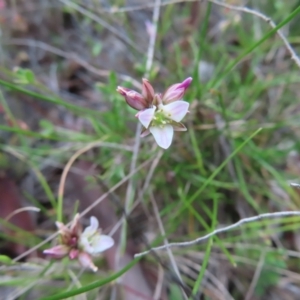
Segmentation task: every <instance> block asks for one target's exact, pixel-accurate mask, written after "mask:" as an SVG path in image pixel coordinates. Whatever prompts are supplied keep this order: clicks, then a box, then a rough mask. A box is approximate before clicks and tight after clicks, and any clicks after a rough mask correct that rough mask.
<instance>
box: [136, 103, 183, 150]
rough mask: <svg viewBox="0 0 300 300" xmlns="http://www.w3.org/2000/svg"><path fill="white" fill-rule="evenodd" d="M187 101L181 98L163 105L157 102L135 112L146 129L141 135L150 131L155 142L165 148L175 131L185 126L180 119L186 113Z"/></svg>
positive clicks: (167, 146)
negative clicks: (156, 104) (156, 105)
mask: <svg viewBox="0 0 300 300" xmlns="http://www.w3.org/2000/svg"><path fill="white" fill-rule="evenodd" d="M188 108H189V103H188V102H186V101H183V100H178V101H175V102H171V103H169V104H166V105H163V104H159V105H158V108H156V107H155V106H153V107H151V108H148V109H145V110H143V111H140V112H138V113H137V115H136V116H137V117H138V118H139V120H140V122H141V123H142V125H143V126H144V127H145V128H146V130H145V131H144V132H143V133H142V135H143V136H145V135H147V134H149V133H152V134H153V136H154V139H155V141H156V143H157V144H158V145H159V146H160V147H162V148H164V149H167V148H169V147H170V145H171V143H172V139H173V133H174V130H175V131H185V130H186V128H185V126H184V125H183V124H181V123H180V121H181V120H182V119H183V118H184V116H185V115H186V114H187V112H188Z"/></svg>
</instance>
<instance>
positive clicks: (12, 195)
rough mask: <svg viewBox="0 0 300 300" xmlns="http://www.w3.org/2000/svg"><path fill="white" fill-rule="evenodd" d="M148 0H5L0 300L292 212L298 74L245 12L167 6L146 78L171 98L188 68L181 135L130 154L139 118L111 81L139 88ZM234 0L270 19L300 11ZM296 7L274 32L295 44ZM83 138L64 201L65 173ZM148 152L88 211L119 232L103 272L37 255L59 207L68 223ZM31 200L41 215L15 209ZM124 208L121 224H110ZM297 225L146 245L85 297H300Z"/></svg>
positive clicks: (262, 25) (288, 4)
mask: <svg viewBox="0 0 300 300" xmlns="http://www.w3.org/2000/svg"><path fill="white" fill-rule="evenodd" d="M154 2H155V1H147V0H135V1H134V0H7V1H5V0H0V26H1V36H0V149H1V152H0V195H1V196H0V197H1V200H0V201H1V202H0V204H1V208H0V258H1V260H0V261H1V266H0V295H1V296H0V299H44V298H45V297H49V298H47V299H61V298H59V297H58V298H55V295H57V294H59V293H61V292H65V291H70V290H74V289H77V288H80V287H82V286H83V287H84V286H85V285H87V284H89V283H91V282H94V281H97V280H98V281H99V280H102V279H105V278H107V277H108V276H109V275H111V274H114V273H115V272H117V271H118V270H120V269H122V268H123V267H124V266H126V265H127V264H128V263H129V262H130V261H131V260H132V259H133V255H134V254H135V253H138V252H140V251H142V250H144V249H145V248H148V247H149V245H151V244H152V245H159V244H162V243H163V238H162V237H163V236H164V235H165V237H167V239H168V241H187V240H191V239H194V238H197V237H199V236H202V235H205V234H206V233H208V232H210V231H212V230H213V229H215V228H218V227H222V226H226V225H229V224H232V223H234V222H236V221H238V220H239V219H241V218H245V217H249V216H254V215H257V214H260V213H266V212H276V211H289V210H299V208H300V196H299V192H298V191H297V190H295V189H292V188H291V187H290V186H289V182H291V181H292V182H299V177H300V143H299V137H300V118H299V117H300V102H299V99H300V89H299V86H300V85H299V84H300V76H299V67H297V65H296V64H295V62H294V61H293V60H292V59H291V56H290V53H289V52H288V51H287V49H286V47H285V46H284V44H283V42H282V40H281V39H280V38H279V37H278V35H276V34H272V35H268V33H269V32H270V30H271V27H270V25H269V24H268V23H267V22H265V21H263V20H262V19H260V18H258V17H257V16H254V15H251V14H247V13H243V12H240V11H234V10H231V9H228V8H224V7H220V6H218V5H215V4H212V3H209V2H208V1H177V2H178V3H172V1H161V7H160V16H159V22H158V24H157V38H156V44H155V52H154V60H153V64H152V68H151V71H150V73H149V76H148V79H149V80H150V81H151V83H152V84H153V86H154V87H155V90H156V91H158V92H163V91H164V90H165V89H166V88H167V87H168V86H169V85H170V84H173V83H176V82H181V81H183V80H184V79H185V78H186V77H189V76H192V77H193V82H192V85H191V86H190V88H189V89H188V92H187V93H186V96H185V100H186V101H189V102H190V114H189V115H188V116H187V117H186V118H185V119H184V123H185V124H186V126H187V127H188V131H187V132H177V133H176V134H175V136H174V141H173V144H172V146H171V147H170V148H169V149H168V150H166V151H164V152H161V151H160V150H158V149H157V147H156V145H155V142H154V140H153V137H152V136H148V137H146V138H142V139H141V140H140V146H139V151H138V152H137V157H135V155H134V153H136V152H135V148H136V146H137V145H138V140H139V139H138V138H136V133H135V132H136V125H137V120H136V118H135V117H134V114H135V112H134V110H133V109H131V108H130V107H128V106H127V105H126V103H125V101H124V99H123V98H122V97H121V96H120V95H119V94H118V93H117V92H116V87H117V86H118V85H122V86H127V87H130V88H132V89H135V90H137V91H139V90H140V87H141V79H142V77H143V76H144V74H145V71H146V61H147V49H148V44H149V34H150V35H151V30H153V24H152V23H151V22H152V15H153V8H154V6H155V5H154V4H155V3H154ZM173 2H174V1H173ZM226 3H228V4H231V5H237V6H244V5H246V6H247V7H249V8H252V9H254V10H256V11H259V12H262V13H263V14H265V15H266V16H268V17H270V18H271V19H272V20H273V21H274V22H275V23H276V24H279V23H280V22H282V21H284V20H287V19H288V18H290V16H291V14H292V12H293V11H295V10H296V9H298V8H299V6H300V1H298V0H289V1H285V0H273V1H268V0H248V1H247V0H245V1H243V0H228V1H226ZM299 16H300V15H298V14H295V16H294V17H292V18H290V19H291V20H289V22H288V23H287V24H286V25H285V26H284V27H283V28H281V31H282V33H283V34H284V35H285V36H286V37H287V39H288V41H289V43H290V44H291V46H292V47H293V48H294V50H295V52H296V53H300V46H299V44H300V38H299V36H300V29H299V22H300V17H299ZM262 39H265V41H264V42H263V43H258V42H259V41H260V40H262ZM246 54H247V55H246ZM259 128H262V130H261V131H260V132H258V133H257V134H256V135H255V136H254V137H253V138H250V137H251V135H253V133H255V132H256V130H257V129H259ZM84 147H87V149H89V151H86V152H85V153H83V154H82V155H81V156H79V158H78V159H77V160H76V162H75V163H74V164H73V165H72V167H71V169H70V171H69V173H68V176H67V181H66V185H65V187H64V197H63V210H61V208H60V206H59V205H58V204H57V195H58V186H59V182H60V178H61V175H62V172H63V169H64V167H65V166H66V163H67V162H68V160H69V159H70V158H71V157H72V156H73V155H74V154H75V153H76V151H78V150H80V149H83V148H84ZM135 158H136V159H137V160H136V164H135ZM147 160H149V163H147V164H145V165H144V167H142V168H140V170H138V171H137V172H136V173H135V174H134V175H132V176H129V177H130V180H129V183H128V182H125V183H124V184H123V185H121V186H120V187H119V188H118V189H116V190H115V191H114V192H113V193H109V194H108V196H107V197H106V198H105V199H104V200H103V201H102V202H101V203H100V204H99V205H96V206H95V207H94V208H93V209H92V210H91V211H90V212H89V213H88V214H87V215H86V216H84V217H83V219H82V222H83V224H88V218H87V217H88V216H90V215H95V216H96V217H97V218H98V219H99V221H100V224H101V227H102V229H103V231H104V232H105V233H112V234H113V237H114V239H115V241H116V245H115V247H114V248H112V249H110V250H108V251H106V252H105V253H104V255H103V256H102V257H100V258H99V259H98V260H97V261H96V263H97V265H98V266H99V269H100V271H98V273H97V274H92V273H90V272H82V270H80V267H79V265H78V264H77V262H70V261H67V260H63V261H60V262H57V261H53V262H50V261H49V260H47V259H46V258H45V257H44V255H43V254H42V250H43V249H45V248H46V247H49V245H50V244H51V243H52V242H48V243H47V244H45V245H43V246H42V247H40V248H39V249H34V251H30V253H28V254H26V252H25V251H27V250H28V249H32V247H34V246H35V245H37V244H38V243H39V242H42V241H44V240H45V239H46V238H47V237H49V236H50V235H51V234H52V233H53V232H55V226H54V223H55V221H56V220H57V218H58V215H59V214H62V215H63V218H64V221H66V222H68V221H70V220H71V219H72V217H73V215H74V213H75V212H76V211H79V212H82V211H83V210H84V209H86V208H88V207H90V205H91V204H93V203H94V201H95V200H96V199H98V198H99V197H100V196H101V195H103V194H104V193H106V192H107V191H108V189H109V188H111V187H113V186H114V185H115V184H117V183H118V182H120V180H122V179H124V177H125V176H127V175H128V174H129V173H130V172H131V171H133V170H134V169H135V167H139V166H140V165H141V164H142V163H143V162H145V161H147ZM28 206H30V207H35V208H38V209H40V212H38V213H37V212H35V211H31V210H29V211H22V212H20V209H22V208H24V207H28ZM124 207H126V208H127V211H128V213H127V214H126V219H127V223H126V224H127V226H125V225H124V223H123V225H122V226H121V227H122V230H121V229H120V227H119V228H118V229H116V227H115V225H116V224H118V223H120V220H121V219H122V217H124ZM129 208H130V209H129ZM131 208H133V209H131ZM159 224H160V225H162V226H160V225H159ZM298 228H299V218H296V217H293V218H283V219H280V220H279V219H278V220H271V221H266V220H264V221H258V222H255V223H252V224H248V225H244V226H243V227H240V228H238V229H237V230H234V231H232V232H228V233H226V234H225V233H224V234H222V235H219V236H218V237H214V238H212V239H211V240H210V241H209V242H208V243H204V244H201V245H197V246H193V247H190V248H180V249H175V248H174V249H172V254H170V253H167V252H166V251H161V252H158V253H157V255H151V254H150V255H148V256H146V257H144V258H143V259H142V260H141V261H139V262H137V263H136V264H135V265H134V266H133V267H132V268H130V270H129V271H128V272H127V273H126V275H125V276H123V277H122V280H119V281H111V283H110V284H106V285H103V286H102V287H101V288H100V289H99V288H96V289H93V290H91V291H89V292H86V293H84V294H81V295H79V296H77V298H76V299H132V300H134V299H171V300H175V299H176V300H177V299H185V298H184V297H185V296H184V295H185V294H186V295H188V296H189V295H190V294H191V291H193V295H194V296H191V298H190V299H220V300H221V299H225V300H227V299H246V300H252V299H253V300H262V299H263V300H266V299H270V300H280V299H286V300H289V299H300V296H299V295H300V276H299V270H300V260H299V258H300V252H299V251H300V235H299V229H298ZM163 232H165V234H164V233H163ZM119 245H121V247H119ZM24 253H25V254H24ZM23 254H24V255H23ZM172 255H173V256H172ZM116 257H118V259H116ZM172 258H173V259H172ZM13 259H14V260H13ZM176 268H177V269H178V270H179V273H180V277H181V279H179V278H178V277H177V275H176V273H177V271H176ZM50 286H51V288H49V287H50ZM51 297H54V298H51ZM45 299H46V298H45ZM74 299H75V298H74Z"/></svg>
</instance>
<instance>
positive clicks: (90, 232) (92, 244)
mask: <svg viewBox="0 0 300 300" xmlns="http://www.w3.org/2000/svg"><path fill="white" fill-rule="evenodd" d="M90 220H91V225H90V226H88V227H86V228H85V230H84V231H83V232H82V234H81V235H80V240H79V245H80V247H81V248H82V250H83V251H84V252H86V253H88V254H91V255H93V256H95V255H97V254H99V253H101V252H103V251H105V250H107V249H109V248H111V247H112V246H113V245H114V240H113V239H112V238H111V237H110V236H108V235H103V234H101V232H100V230H99V229H98V227H99V222H98V220H97V219H96V218H95V217H91V219H90Z"/></svg>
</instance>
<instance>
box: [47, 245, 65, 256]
mask: <svg viewBox="0 0 300 300" xmlns="http://www.w3.org/2000/svg"><path fill="white" fill-rule="evenodd" d="M43 253H44V254H47V255H49V256H51V257H53V258H63V257H65V256H66V255H67V254H68V253H69V248H68V247H67V246H65V245H58V246H54V247H52V248H50V249H46V250H44V251H43Z"/></svg>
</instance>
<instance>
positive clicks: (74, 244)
mask: <svg viewBox="0 0 300 300" xmlns="http://www.w3.org/2000/svg"><path fill="white" fill-rule="evenodd" d="M90 221H91V225H90V226H88V227H86V228H85V230H84V231H82V226H81V224H80V223H79V214H76V215H75V217H74V220H73V222H72V225H71V227H70V228H68V227H67V226H66V225H64V224H63V223H61V222H56V226H57V228H58V230H59V233H60V244H59V245H57V246H54V247H52V248H50V249H47V250H44V254H47V255H49V256H50V257H52V258H58V259H59V258H63V257H65V256H69V258H70V259H78V261H79V263H80V264H81V265H82V266H83V267H87V268H90V269H92V270H93V271H94V272H96V271H97V269H98V268H97V267H96V266H95V265H94V264H93V261H92V256H97V255H98V254H100V253H101V252H103V251H105V250H107V249H109V248H110V247H112V246H113V245H114V240H113V239H112V238H111V237H110V236H107V235H103V234H101V232H100V230H99V229H98V227H99V223H98V220H97V219H96V218H95V217H91V219H90Z"/></svg>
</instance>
